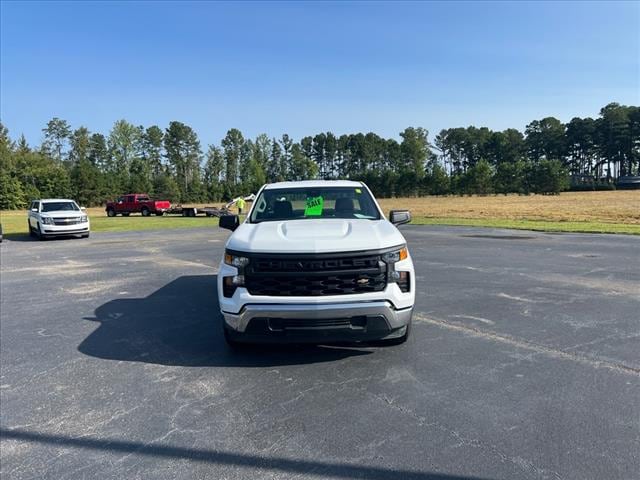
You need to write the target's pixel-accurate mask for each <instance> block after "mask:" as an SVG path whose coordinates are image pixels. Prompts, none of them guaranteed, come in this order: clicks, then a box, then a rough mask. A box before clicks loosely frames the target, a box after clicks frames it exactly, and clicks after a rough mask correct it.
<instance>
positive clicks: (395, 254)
mask: <svg viewBox="0 0 640 480" xmlns="http://www.w3.org/2000/svg"><path fill="white" fill-rule="evenodd" d="M406 258H409V251H408V250H407V247H402V248H399V249H398V250H393V251H391V252H387V253H383V254H382V260H384V262H385V263H386V264H387V269H388V281H389V282H391V283H397V284H398V287H400V291H401V292H403V293H407V292H408V291H409V289H410V288H411V275H410V273H409V272H402V271H400V272H399V271H397V270H396V269H395V264H396V263H397V262H399V261H401V260H405V259H406Z"/></svg>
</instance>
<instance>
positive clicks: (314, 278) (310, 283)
mask: <svg viewBox="0 0 640 480" xmlns="http://www.w3.org/2000/svg"><path fill="white" fill-rule="evenodd" d="M245 286H246V288H247V290H248V291H249V293H250V294H252V295H268V296H292V297H299V296H321V295H348V294H354V293H367V292H380V291H382V290H384V289H385V287H386V286H387V268H386V264H385V263H384V262H382V261H381V259H380V257H379V256H378V255H373V256H372V255H367V256H353V257H348V256H345V257H334V258H322V257H321V256H319V257H318V258H308V257H297V258H296V257H295V256H293V255H292V256H291V257H290V258H283V257H278V258H269V257H257V258H256V257H252V258H251V259H250V261H249V265H248V266H247V268H246V270H245Z"/></svg>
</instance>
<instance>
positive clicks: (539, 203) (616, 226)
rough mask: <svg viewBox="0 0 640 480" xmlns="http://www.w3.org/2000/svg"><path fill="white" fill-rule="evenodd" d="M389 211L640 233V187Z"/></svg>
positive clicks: (429, 218) (151, 224) (18, 229)
mask: <svg viewBox="0 0 640 480" xmlns="http://www.w3.org/2000/svg"><path fill="white" fill-rule="evenodd" d="M380 205H381V207H382V209H383V210H384V211H385V212H389V210H391V209H409V210H411V213H412V216H413V222H412V223H414V224H417V225H468V226H477V227H494V228H514V229H522V230H539V231H544V232H585V233H627V234H634V235H640V191H603V192H566V193H562V194H560V195H549V196H547V195H528V196H527V195H488V196H470V197H458V196H455V197H454V196H449V197H421V198H390V199H384V198H383V199H380ZM87 213H88V214H89V216H90V218H91V230H92V231H94V232H123V231H130V230H158V229H166V228H197V227H210V226H215V225H217V224H218V219H217V218H214V217H204V216H202V217H196V218H189V217H181V216H175V215H171V216H168V215H165V216H163V217H156V216H151V217H142V216H141V215H140V214H133V215H131V216H130V217H122V216H118V217H114V218H109V217H107V216H106V214H105V212H104V208H102V207H96V208H90V209H88V210H87ZM0 221H1V222H2V227H3V229H4V233H5V234H6V235H7V236H9V237H10V236H11V235H23V234H26V233H27V212H26V211H24V210H20V211H3V212H0Z"/></svg>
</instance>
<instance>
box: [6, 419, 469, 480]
mask: <svg viewBox="0 0 640 480" xmlns="http://www.w3.org/2000/svg"><path fill="white" fill-rule="evenodd" d="M0 438H2V439H3V440H18V441H23V442H31V443H40V444H48V445H56V446H58V447H61V448H65V449H68V448H80V449H85V450H99V451H104V452H115V453H122V454H135V455H144V456H152V457H156V458H167V459H187V460H190V461H193V462H200V463H207V464H215V465H220V466H225V467H229V466H232V467H241V468H255V469H260V470H261V471H264V470H270V471H276V472H284V473H288V474H290V475H293V474H296V475H298V474H304V473H309V474H312V475H313V476H322V477H331V478H346V479H349V478H366V479H369V480H382V479H402V480H480V479H479V478H477V477H461V476H456V475H447V474H441V473H429V472H418V471H412V470H397V469H393V468H384V467H372V466H367V465H354V464H351V463H331V462H319V461H314V460H297V459H289V458H282V457H262V456H257V455H250V454H245V453H236V452H226V451H222V450H205V449H199V448H187V447H180V446H171V445H159V444H154V443H141V442H133V441H126V440H116V439H99V438H88V437H80V438H78V437H75V438H74V437H66V436H63V435H52V434H46V433H38V432H29V431H26V430H20V429H12V430H7V429H2V430H0ZM249 478H252V477H249Z"/></svg>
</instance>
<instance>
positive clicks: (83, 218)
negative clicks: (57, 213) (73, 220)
mask: <svg viewBox="0 0 640 480" xmlns="http://www.w3.org/2000/svg"><path fill="white" fill-rule="evenodd" d="M80 221H81V222H82V223H86V222H88V221H89V217H87V216H86V215H82V216H81V217H80Z"/></svg>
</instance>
